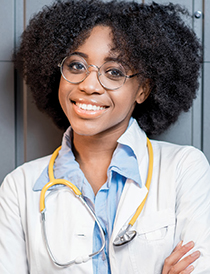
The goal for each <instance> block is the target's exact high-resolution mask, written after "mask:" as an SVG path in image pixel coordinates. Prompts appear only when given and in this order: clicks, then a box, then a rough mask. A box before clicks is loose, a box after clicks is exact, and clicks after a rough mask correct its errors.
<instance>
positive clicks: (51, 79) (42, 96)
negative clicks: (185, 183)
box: [15, 0, 201, 135]
mask: <svg viewBox="0 0 210 274" xmlns="http://www.w3.org/2000/svg"><path fill="white" fill-rule="evenodd" d="M183 16H189V14H188V12H187V11H186V10H185V9H184V8H182V7H180V6H179V5H173V4H168V5H160V4H157V3H155V2H153V3H152V4H150V5H146V4H139V3H136V2H126V1H117V0H116V1H115V0H114V1H110V2H103V1H101V0H83V1H80V0H66V1H56V2H55V3H54V4H52V5H51V6H49V7H47V6H45V7H44V8H43V10H42V11H41V12H39V13H38V14H37V15H35V16H34V17H33V18H32V19H31V20H30V23H29V25H28V27H27V28H26V30H25V31H24V33H23V35H22V42H21V45H20V47H19V49H18V51H17V53H16V56H15V63H16V67H17V68H18V69H19V70H20V71H21V72H22V74H23V77H24V78H25V80H26V83H27V84H28V85H29V87H30V88H31V92H32V94H33V97H34V100H35V103H36V105H37V107H38V108H39V109H40V110H41V111H43V112H45V113H47V114H48V115H49V116H50V117H52V119H53V121H54V122H55V123H56V125H57V126H58V127H59V128H63V129H65V128H67V127H68V126H69V121H68V120H67V118H66V116H65V114H64V113H63V111H62V109H61V107H60V104H59V101H58V88H59V81H60V77H61V75H60V70H59V68H58V63H60V62H61V60H62V59H63V58H64V57H65V56H66V55H67V54H68V53H69V52H70V51H71V52H72V51H73V50H75V49H76V48H77V47H78V46H79V45H81V44H82V43H84V41H85V39H86V38H87V37H88V36H89V35H90V32H91V30H92V29H93V27H94V26H96V25H105V26H109V27H110V28H111V30H112V34H113V44H114V46H115V47H114V48H115V50H116V49H118V51H119V54H120V56H121V57H122V58H124V60H125V61H126V62H128V64H129V65H130V66H131V67H132V68H133V69H135V70H136V71H138V72H140V73H141V77H139V81H140V82H141V81H142V79H144V80H145V81H147V82H149V83H150V90H151V93H150V95H149V97H148V98H147V100H146V101H145V102H144V103H142V104H139V105H138V104H137V105H136V107H135V109H134V112H133V114H132V116H133V117H134V118H136V119H137V121H138V123H139V125H140V127H141V128H142V129H143V130H144V131H145V132H146V133H147V134H148V135H150V134H152V135H157V134H160V133H161V132H163V131H164V130H166V129H167V128H168V127H169V126H170V125H171V124H172V123H174V122H175V121H176V120H177V118H178V116H179V114H180V113H181V112H182V111H188V110H189V108H190V107H191V105H192V102H193V99H194V98H195V97H196V90H197V88H198V76H199V71H200V64H201V45H200V42H199V40H198V39H197V37H196V35H195V33H194V32H193V30H192V29H191V28H190V27H189V26H188V25H187V24H186V23H185V22H184V21H183Z"/></svg>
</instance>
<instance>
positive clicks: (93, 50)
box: [74, 26, 119, 59]
mask: <svg viewBox="0 0 210 274" xmlns="http://www.w3.org/2000/svg"><path fill="white" fill-rule="evenodd" d="M113 49H114V43H113V34H112V29H111V28H110V27H108V26H96V27H94V28H93V29H92V30H91V31H90V33H89V35H88V37H87V38H86V39H85V41H84V42H83V43H80V45H79V46H78V47H76V48H75V49H74V51H76V52H81V53H83V54H84V55H86V56H87V57H88V58H91V57H94V59H101V57H105V56H106V57H107V56H113V55H114V56H115V57H116V56H117V55H119V54H118V53H117V52H116V51H115V50H113Z"/></svg>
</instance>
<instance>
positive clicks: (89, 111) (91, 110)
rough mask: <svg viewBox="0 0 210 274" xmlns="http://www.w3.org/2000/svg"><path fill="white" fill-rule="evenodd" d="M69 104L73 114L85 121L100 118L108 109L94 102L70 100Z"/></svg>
mask: <svg viewBox="0 0 210 274" xmlns="http://www.w3.org/2000/svg"><path fill="white" fill-rule="evenodd" d="M71 103H72V105H73V109H74V111H75V113H76V114H77V115H79V116H80V117H82V118H87V119H88V118H97V117H100V116H101V115H102V114H103V113H104V112H105V111H106V110H107V108H108V107H107V106H105V105H102V104H100V103H97V102H95V101H83V100H78V101H73V100H71Z"/></svg>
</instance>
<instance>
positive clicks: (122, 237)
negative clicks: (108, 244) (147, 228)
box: [113, 225, 137, 246]
mask: <svg viewBox="0 0 210 274" xmlns="http://www.w3.org/2000/svg"><path fill="white" fill-rule="evenodd" d="M130 227H131V226H130V225H128V226H127V227H126V228H125V229H122V230H121V231H120V232H119V233H118V235H117V237H116V238H115V240H114V242H113V245H114V246H121V245H124V244H127V243H128V242H130V241H132V240H133V239H134V238H135V237H136V234H137V233H136V231H135V230H129V229H130Z"/></svg>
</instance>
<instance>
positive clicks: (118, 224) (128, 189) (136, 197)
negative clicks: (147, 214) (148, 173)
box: [112, 179, 148, 240]
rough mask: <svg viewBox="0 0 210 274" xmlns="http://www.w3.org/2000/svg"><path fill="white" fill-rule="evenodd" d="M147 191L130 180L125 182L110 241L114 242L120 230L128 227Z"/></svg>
mask: <svg viewBox="0 0 210 274" xmlns="http://www.w3.org/2000/svg"><path fill="white" fill-rule="evenodd" d="M147 192H148V190H147V188H146V187H145V186H143V187H142V188H140V187H139V186H138V185H136V183H135V182H133V181H132V180H129V179H128V180H127V182H126V184H125V187H124V190H123V193H122V196H121V199H120V202H119V206H118V208H117V213H116V218H115V223H114V228H113V234H112V239H113V240H114V239H115V237H116V236H117V234H118V233H119V231H120V229H121V228H122V227H123V226H124V225H126V226H127V225H128V223H129V221H130V219H131V217H132V215H133V214H134V213H135V211H136V209H137V208H138V206H139V205H140V204H141V202H142V201H143V199H144V198H145V196H146V194H147Z"/></svg>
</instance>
